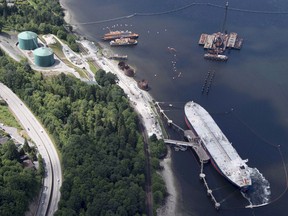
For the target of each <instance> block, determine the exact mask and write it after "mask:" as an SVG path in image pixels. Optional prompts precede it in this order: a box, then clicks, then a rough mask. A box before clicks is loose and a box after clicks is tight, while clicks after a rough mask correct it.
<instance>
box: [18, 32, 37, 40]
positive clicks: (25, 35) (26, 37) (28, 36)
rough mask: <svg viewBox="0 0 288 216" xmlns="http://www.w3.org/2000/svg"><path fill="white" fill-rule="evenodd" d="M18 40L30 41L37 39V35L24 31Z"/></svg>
mask: <svg viewBox="0 0 288 216" xmlns="http://www.w3.org/2000/svg"><path fill="white" fill-rule="evenodd" d="M18 38H21V39H22V40H30V39H35V38H37V34H36V33H34V32H31V31H24V32H21V33H20V34H18Z"/></svg>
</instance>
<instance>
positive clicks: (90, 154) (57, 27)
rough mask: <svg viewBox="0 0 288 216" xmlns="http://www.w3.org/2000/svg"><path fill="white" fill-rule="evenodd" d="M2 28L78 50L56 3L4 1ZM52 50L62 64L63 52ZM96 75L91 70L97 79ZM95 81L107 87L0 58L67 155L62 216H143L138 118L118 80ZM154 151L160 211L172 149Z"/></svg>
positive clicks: (1, 71)
mask: <svg viewBox="0 0 288 216" xmlns="http://www.w3.org/2000/svg"><path fill="white" fill-rule="evenodd" d="M2 27H3V28H4V29H7V30H16V31H27V30H30V31H34V32H36V33H38V34H47V33H53V34H54V35H57V37H59V38H60V39H62V40H65V41H66V42H67V43H68V44H69V46H70V47H71V48H72V50H74V51H78V50H79V48H78V46H77V44H76V42H75V40H76V37H75V36H74V35H73V34H71V33H68V32H69V31H67V29H69V27H68V28H66V27H64V20H63V11H62V9H61V7H60V5H59V2H58V0H27V1H24V2H23V1H21V2H19V1H18V2H16V4H15V6H13V7H7V5H6V1H4V2H3V4H0V29H1V28H2ZM54 46H55V47H54V48H55V50H56V51H55V53H56V54H57V55H59V56H60V58H61V57H62V56H63V52H62V50H61V49H60V48H59V44H56V45H54ZM91 65H92V64H90V66H91ZM97 69H98V68H96V67H95V68H94V67H92V70H93V71H94V72H95V71H96V70H97ZM96 79H97V82H98V83H99V85H101V86H102V87H99V86H95V85H87V84H85V83H82V82H80V81H79V80H76V79H75V78H72V77H70V76H66V75H64V74H61V75H59V76H56V77H48V78H45V79H44V77H43V76H42V74H41V73H35V72H34V71H32V70H31V68H30V66H29V65H28V64H27V62H21V63H20V64H19V63H15V62H13V61H11V60H10V59H9V58H7V57H6V56H5V55H3V53H2V52H0V81H1V82H3V83H5V84H6V85H7V86H8V87H10V88H11V89H13V91H14V92H15V93H16V94H18V96H20V97H21V98H22V99H23V100H24V101H25V103H26V104H27V105H28V106H29V107H30V109H31V110H33V112H34V113H35V114H36V115H37V116H38V117H39V118H40V119H41V121H42V123H43V124H44V125H45V127H46V128H47V129H48V131H49V132H50V133H51V134H52V135H53V138H54V140H55V142H56V144H57V146H58V148H59V150H60V151H61V154H62V158H63V161H62V162H63V168H64V169H63V170H64V182H63V185H62V188H61V200H60V203H59V208H58V211H57V212H56V215H143V214H144V212H145V209H144V204H145V192H144V191H145V190H144V188H145V178H144V166H145V163H144V162H145V156H144V150H143V140H142V137H141V135H140V134H139V133H138V131H137V124H138V122H137V121H138V119H137V116H136V114H135V113H134V112H133V111H132V109H131V108H130V106H129V104H128V100H127V98H126V96H125V94H124V93H123V91H122V90H121V89H120V88H119V87H118V86H117V85H116V83H117V79H116V76H115V75H113V74H112V73H107V74H106V72H105V71H103V70H98V71H97V73H96ZM150 145H151V161H152V168H153V170H152V189H153V200H154V203H155V205H154V207H155V209H156V208H157V207H158V206H159V205H160V204H162V202H163V199H164V197H165V196H166V189H165V186H164V183H163V180H162V179H161V178H160V176H159V175H158V174H157V173H156V170H157V169H160V168H161V167H160V165H159V158H162V157H163V156H164V155H165V152H166V147H165V145H164V143H163V142H161V141H157V139H155V137H154V138H152V139H151V143H150ZM23 151H25V152H26V153H27V154H29V156H30V157H31V158H34V159H35V158H36V154H35V149H33V148H30V147H29V146H28V145H27V144H25V147H24V148H23ZM38 160H39V165H40V168H39V170H38V174H39V175H43V174H44V168H43V159H42V158H41V156H39V157H38ZM1 162H2V161H1ZM0 182H1V179H0ZM0 185H1V184H0ZM0 191H1V190H0ZM0 193H2V192H0ZM0 202H1V201H0ZM0 206H1V205H0ZM22 207H23V206H22ZM23 208H24V207H23ZM24 209H25V208H24ZM155 209H154V210H155ZM4 213H5V212H3V215H5V214H4ZM0 215H2V212H0ZM15 215H17V213H15Z"/></svg>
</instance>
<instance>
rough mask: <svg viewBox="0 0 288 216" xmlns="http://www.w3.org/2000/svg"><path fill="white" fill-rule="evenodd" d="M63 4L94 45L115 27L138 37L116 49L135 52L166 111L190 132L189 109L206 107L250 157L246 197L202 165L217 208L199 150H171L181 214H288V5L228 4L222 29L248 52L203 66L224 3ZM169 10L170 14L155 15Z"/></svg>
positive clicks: (86, 0)
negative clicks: (204, 38) (206, 41)
mask: <svg viewBox="0 0 288 216" xmlns="http://www.w3.org/2000/svg"><path fill="white" fill-rule="evenodd" d="M61 2H62V4H63V5H64V6H65V7H66V8H69V11H71V14H72V19H73V21H74V24H75V25H76V28H77V30H78V31H79V32H81V33H82V34H83V35H85V36H86V37H87V38H89V39H91V40H94V41H97V42H99V41H101V37H102V36H103V34H104V33H107V32H108V31H109V30H131V31H133V32H136V33H139V34H140V37H139V39H138V45H137V46H134V47H123V48H122V47H121V48H116V47H115V48H113V49H112V50H113V51H114V52H115V53H118V54H125V55H128V58H129V60H128V63H129V64H130V65H131V66H133V67H134V68H136V77H135V79H142V78H145V79H147V80H148V82H149V85H150V87H151V90H150V93H151V95H152V96H153V97H154V98H155V100H156V101H159V102H163V103H162V105H163V107H164V108H163V109H164V110H165V111H166V114H167V115H168V116H169V117H170V118H171V119H173V121H174V122H176V123H177V124H178V125H180V126H181V127H183V128H186V126H185V122H184V110H183V109H184V105H185V103H186V102H187V101H189V100H193V101H195V102H197V103H199V104H200V105H201V106H203V107H204V108H205V109H206V110H207V111H208V112H209V113H210V114H211V116H212V117H213V118H214V120H215V122H216V123H217V124H218V125H219V127H220V128H221V130H222V131H223V133H224V134H225V135H226V136H227V138H228V139H229V141H230V142H232V143H233V146H234V147H235V149H236V150H237V152H238V153H239V155H240V156H241V157H242V158H243V159H246V158H247V159H249V161H248V163H247V164H248V165H249V167H251V169H250V172H251V176H252V180H253V185H254V187H253V190H251V191H249V192H248V193H246V194H244V195H243V194H241V192H240V191H239V190H238V189H237V188H235V187H234V186H232V185H231V184H230V183H229V182H228V181H227V180H225V179H224V178H223V177H222V176H221V175H219V174H218V173H217V172H216V171H215V170H214V168H213V167H212V166H211V164H207V165H205V167H204V171H205V173H206V175H207V180H208V183H209V186H210V187H211V188H212V190H213V194H214V195H215V197H216V199H217V201H218V202H220V203H221V209H220V210H219V211H216V210H215V209H214V206H213V203H212V202H211V201H210V199H209V198H208V197H207V195H206V192H205V188H204V186H203V184H202V183H201V182H200V181H199V172H200V168H199V163H198V162H197V160H196V159H195V157H194V154H193V153H192V151H186V152H181V151H179V152H175V151H172V169H173V173H174V175H175V178H176V185H177V191H178V193H179V196H178V206H177V211H178V214H177V215H201V216H202V215H239V216H240V215H264V216H265V215H277V216H282V215H283V216H284V215H287V214H288V213H287V210H288V206H287V202H288V194H287V193H286V190H287V173H286V165H288V164H287V162H288V109H287V106H288V61H287V59H288V52H287V45H288V42H287V38H288V22H287V19H288V3H287V1H286V0H254V1H248V0H242V1H238V0H231V1H229V10H228V14H227V21H226V25H225V26H224V27H225V30H227V31H228V32H237V33H238V35H240V36H241V37H242V38H243V39H244V43H243V47H242V49H241V50H229V51H227V53H226V54H227V55H228V56H229V60H228V61H227V62H226V63H224V62H213V61H207V60H205V59H204V58H203V54H204V53H205V51H204V50H203V47H202V46H199V45H198V40H199V37H200V35H201V33H208V34H211V33H214V32H218V31H220V30H221V28H222V26H223V21H224V12H225V9H224V7H225V4H226V1H224V0H218V1H215V0H207V1H201V4H194V5H191V3H193V1H188V0H177V1H176V0H157V1H155V0H146V1H133V0H122V1H116V0H106V1H103V0H81V1H79V0H69V1H68V0H61ZM199 2H200V1H199ZM205 3H209V4H205ZM185 6H187V7H185ZM178 8H180V9H181V8H182V9H181V10H176V9H178ZM238 9H240V10H238ZM165 11H170V13H163V14H158V13H160V12H165ZM280 12H281V13H280ZM119 17H120V18H119ZM114 18H119V19H114ZM109 20H110V21H109ZM104 45H105V42H104ZM106 45H107V46H108V44H106ZM168 47H169V48H170V49H169V48H168ZM171 48H173V49H171ZM208 71H210V72H213V73H214V74H215V76H214V79H213V82H212V86H211V89H210V91H209V93H208V94H206V93H204V94H202V93H201V89H202V86H203V84H204V81H205V77H206V76H207V73H208ZM167 104H173V107H171V106H167ZM245 197H246V198H245ZM266 204H267V205H266ZM256 206H259V207H256ZM250 207H253V208H250Z"/></svg>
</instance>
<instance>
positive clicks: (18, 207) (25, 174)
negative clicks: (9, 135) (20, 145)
mask: <svg viewBox="0 0 288 216" xmlns="http://www.w3.org/2000/svg"><path fill="white" fill-rule="evenodd" d="M39 187H40V177H39V176H37V173H36V172H35V170H34V169H29V168H23V166H22V164H21V163H20V158H19V153H18V151H17V147H16V146H15V144H14V143H13V141H11V140H8V141H7V142H6V143H4V144H3V145H0V215H6V216H9V215H11V216H12V215H13V216H15V215H19V216H22V215H24V213H25V211H27V210H28V204H29V202H30V201H31V200H32V199H33V198H34V196H35V195H36V194H37V192H38V191H39Z"/></svg>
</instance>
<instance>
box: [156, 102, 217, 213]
mask: <svg viewBox="0 0 288 216" xmlns="http://www.w3.org/2000/svg"><path fill="white" fill-rule="evenodd" d="M159 103H161V102H155V106H156V108H157V111H159V112H160V114H161V116H162V117H163V118H164V119H165V120H166V121H167V124H168V126H170V127H172V128H173V129H175V130H176V131H178V132H183V134H184V137H185V138H186V139H187V140H188V142H186V141H179V140H172V139H163V141H164V142H165V143H166V144H170V145H172V146H173V147H174V149H175V151H179V149H180V150H182V151H185V150H186V149H187V147H191V148H192V149H193V150H194V152H195V153H196V154H197V156H198V158H199V161H200V164H201V169H200V174H199V177H200V180H202V181H203V184H204V186H205V189H206V191H207V196H208V197H210V198H211V201H212V202H213V203H214V207H215V209H216V210H219V209H220V203H219V202H217V200H216V198H215V196H214V195H213V191H212V190H211V189H210V187H209V185H208V182H207V180H206V175H205V174H204V164H205V163H208V162H209V161H210V156H209V155H208V154H207V152H206V151H205V149H204V148H203V146H202V145H201V142H202V140H201V139H200V138H199V137H198V135H197V134H196V133H195V132H194V131H192V130H184V129H182V128H181V127H180V126H178V125H177V124H175V123H174V122H173V121H172V120H171V119H169V117H168V116H167V115H166V114H165V112H164V110H163V109H162V108H161V107H160V105H159ZM169 106H170V107H172V104H169Z"/></svg>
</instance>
